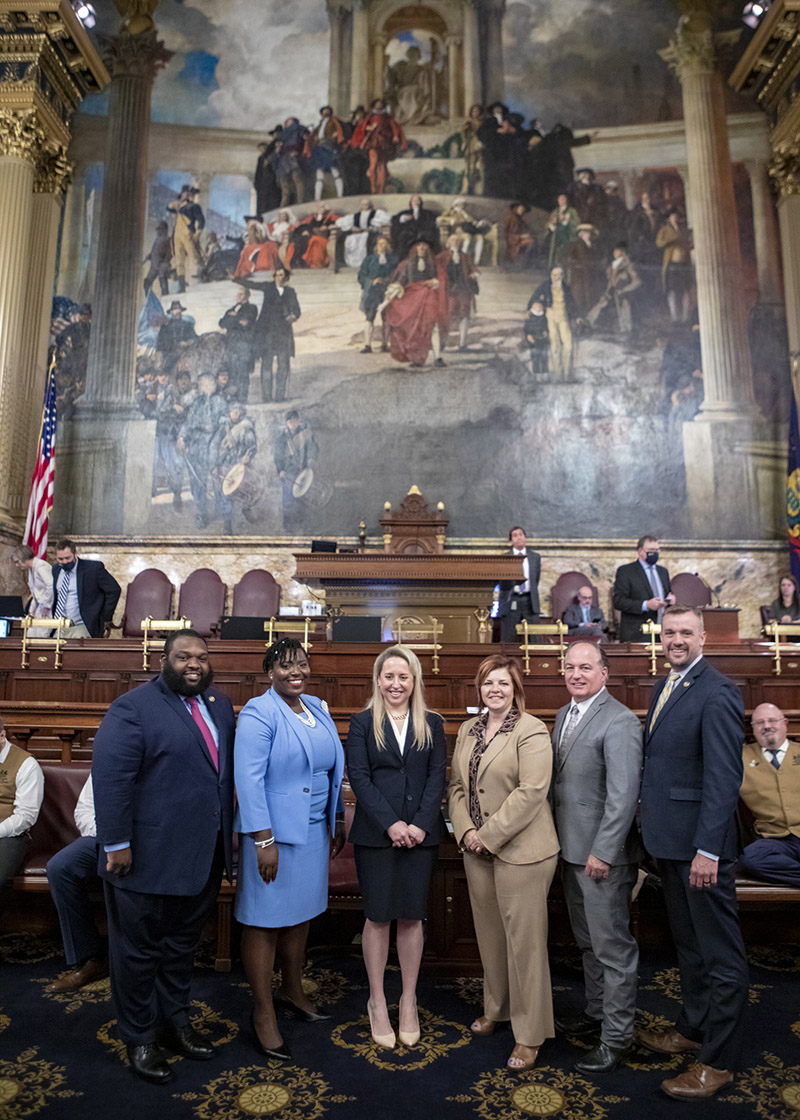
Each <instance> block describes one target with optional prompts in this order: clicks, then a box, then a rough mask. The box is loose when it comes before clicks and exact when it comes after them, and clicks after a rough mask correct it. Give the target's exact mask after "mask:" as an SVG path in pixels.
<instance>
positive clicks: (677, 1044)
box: [634, 1027, 700, 1054]
mask: <svg viewBox="0 0 800 1120" xmlns="http://www.w3.org/2000/svg"><path fill="white" fill-rule="evenodd" d="M634 1040H635V1041H636V1042H637V1043H638V1045H639V1046H643V1047H644V1048H645V1050H652V1052H653V1053H654V1054H693V1053H694V1052H695V1051H696V1050H699V1049H700V1043H699V1042H692V1040H691V1038H686V1036H685V1035H682V1034H681V1032H680V1031H678V1030H676V1029H675V1027H670V1028H669V1030H663V1031H645V1030H637V1031H636V1032H635V1034H634Z"/></svg>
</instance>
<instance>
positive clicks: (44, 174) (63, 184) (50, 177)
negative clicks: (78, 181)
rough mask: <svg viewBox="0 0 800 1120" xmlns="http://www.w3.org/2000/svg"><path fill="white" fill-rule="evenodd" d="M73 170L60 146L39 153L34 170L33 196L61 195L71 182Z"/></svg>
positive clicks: (72, 165)
mask: <svg viewBox="0 0 800 1120" xmlns="http://www.w3.org/2000/svg"><path fill="white" fill-rule="evenodd" d="M73 168H74V164H72V163H71V162H70V161H69V160H68V159H67V157H66V154H65V151H64V149H63V148H62V147H61V146H60V145H59V146H57V147H55V148H54V147H51V148H49V149H48V150H46V151H43V152H40V153H39V157H38V159H37V161H36V166H35V168H34V175H33V190H34V194H58V195H61V194H63V193H64V191H66V189H67V187H68V186H69V185H70V183H71V182H72V171H73Z"/></svg>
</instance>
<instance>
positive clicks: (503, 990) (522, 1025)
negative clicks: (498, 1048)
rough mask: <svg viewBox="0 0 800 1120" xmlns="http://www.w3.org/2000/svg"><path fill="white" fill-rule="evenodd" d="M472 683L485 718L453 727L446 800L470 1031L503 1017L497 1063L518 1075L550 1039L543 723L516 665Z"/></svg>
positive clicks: (487, 1030)
mask: <svg viewBox="0 0 800 1120" xmlns="http://www.w3.org/2000/svg"><path fill="white" fill-rule="evenodd" d="M475 685H476V687H477V690H478V699H479V701H480V703H481V705H482V706H483V707H484V708H485V711H484V713H483V715H480V716H477V717H476V718H475V719H470V720H467V722H466V723H462V725H461V727H460V729H459V732H458V738H457V740H456V746H455V751H454V752H453V762H452V768H451V778H450V790H449V795H448V805H449V809H450V819H451V820H452V822H453V829H454V831H455V837H456V840H457V841H458V842H459V844H460V846H461V849H462V851H463V853H464V868H465V871H466V874H467V883H468V886H469V897H470V903H471V905H472V917H473V920H474V922H475V933H476V934H477V938H478V949H479V950H480V954H481V963H482V964H483V1014H482V1015H480V1016H479V1017H478V1018H477V1019H476V1020H475V1021H474V1023H473V1024H472V1026H471V1028H470V1029H471V1030H472V1033H473V1034H476V1035H484V1034H491V1033H492V1031H493V1030H494V1029H495V1027H496V1025H497V1023H498V1022H501V1021H504V1020H507V1019H510V1020H511V1028H512V1030H513V1032H514V1042H515V1046H514V1049H513V1051H512V1052H511V1056H510V1057H509V1059H508V1062H507V1063H506V1064H507V1065H508V1068H509V1069H511V1070H514V1071H516V1072H519V1071H521V1070H526V1069H530V1068H531V1066H532V1065H533V1064H534V1062H535V1061H536V1057H537V1055H538V1052H539V1047H540V1045H541V1044H542V1043H543V1042H544V1040H545V1039H546V1038H551V1037H552V1036H553V1034H554V1033H555V1032H554V1028H553V998H552V990H551V986H550V968H549V965H548V961H547V892H548V891H549V889H550V883H551V882H552V879H553V874H554V872H555V869H556V860H557V856H558V840H557V838H556V830H555V827H554V825H553V818H552V816H551V813H550V806H549V805H548V802H547V791H548V789H549V787H550V774H551V771H552V767H553V752H552V748H551V746H550V736H549V735H548V733H547V728H546V727H545V725H544V724H543V723H542V722H541V720H538V719H535V718H534V717H533V716H531V715H527V714H526V712H525V691H524V688H523V684H522V676H521V674H520V671H519V665H518V664H517V662H516V660H513V659H512V658H510V657H506V656H504V655H503V654H493V655H492V656H490V657H487V658H486V659H485V661H482V662H481V665H480V667H479V669H478V675H477V677H476V679H475Z"/></svg>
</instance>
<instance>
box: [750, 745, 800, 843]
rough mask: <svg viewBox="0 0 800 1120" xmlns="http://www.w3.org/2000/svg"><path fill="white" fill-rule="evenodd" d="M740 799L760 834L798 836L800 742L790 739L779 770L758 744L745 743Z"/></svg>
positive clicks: (799, 826)
mask: <svg viewBox="0 0 800 1120" xmlns="http://www.w3.org/2000/svg"><path fill="white" fill-rule="evenodd" d="M742 761H743V763H744V777H743V780H742V789H741V794H742V801H744V803H745V805H746V806H747V807H748V809H749V810H750V811H751V813H752V814H753V816H754V817H755V829H756V832H757V833H758V835H759V836H786V835H788V834H789V833H791V834H792V835H793V836H800V743H793V742H792V741H791V739H790V740H789V744H788V746H787V748H786V754H785V755H784V756H783V762H782V763H781V765H780V768H779V769H778V770H776V769H775V767H774V766H773V765H772V764H771V763H769V762H768V761H767V759H766V758H765V757H764V755H763V754H762V751H761V747H760V746H759V745H758V743H745V745H744V751H743V755H742Z"/></svg>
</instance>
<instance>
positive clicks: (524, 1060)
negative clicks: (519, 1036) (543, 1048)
mask: <svg viewBox="0 0 800 1120" xmlns="http://www.w3.org/2000/svg"><path fill="white" fill-rule="evenodd" d="M524 1050H527V1051H529V1053H531V1054H532V1055H533V1057H527V1056H526V1055H525V1054H524V1053H523V1051H524ZM538 1057H539V1047H538V1046H523V1044H522V1043H521V1042H518V1043H517V1045H516V1046H515V1047H514V1049H513V1050H512V1051H511V1056H510V1057H509V1059H508V1061H507V1062H506V1065H507V1066H508V1068H509V1069H513V1071H514V1073H522V1072H523V1071H524V1070H526V1069H533V1067H534V1065H535V1063H536V1059H537V1058H538ZM512 1062H513V1063H514V1065H512V1064H511V1063H512Z"/></svg>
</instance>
